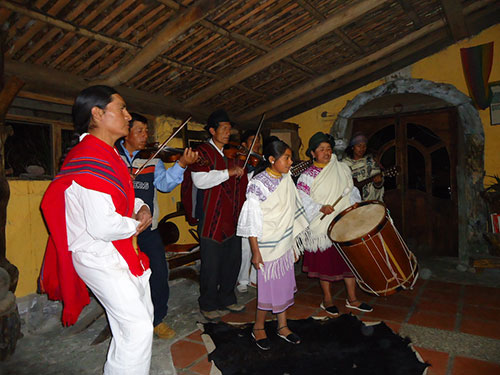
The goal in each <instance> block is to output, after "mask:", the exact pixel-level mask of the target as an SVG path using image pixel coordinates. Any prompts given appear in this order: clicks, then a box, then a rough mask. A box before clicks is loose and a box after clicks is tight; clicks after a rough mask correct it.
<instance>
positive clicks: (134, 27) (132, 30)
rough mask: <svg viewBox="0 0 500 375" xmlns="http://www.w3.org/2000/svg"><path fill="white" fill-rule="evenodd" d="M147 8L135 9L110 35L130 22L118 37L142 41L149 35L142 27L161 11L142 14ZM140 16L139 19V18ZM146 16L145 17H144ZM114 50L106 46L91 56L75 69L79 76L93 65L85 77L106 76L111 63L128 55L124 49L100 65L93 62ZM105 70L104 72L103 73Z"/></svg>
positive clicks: (111, 29) (110, 30)
mask: <svg viewBox="0 0 500 375" xmlns="http://www.w3.org/2000/svg"><path fill="white" fill-rule="evenodd" d="M146 10H147V8H145V7H143V6H141V5H139V6H137V7H136V8H135V9H133V10H132V11H131V12H130V13H129V14H127V15H126V16H125V17H123V18H122V19H121V20H120V22H117V23H116V24H115V25H114V27H112V28H110V29H109V30H108V33H109V34H110V35H113V34H115V32H116V31H117V30H118V29H119V28H120V27H121V26H122V25H124V24H125V23H126V22H128V21H129V20H130V21H131V24H130V25H128V27H127V28H126V29H125V30H123V31H122V32H121V33H120V34H119V35H118V36H117V37H118V38H120V39H130V37H131V36H132V38H134V39H141V38H142V37H143V36H145V35H147V34H148V33H147V28H145V27H141V26H143V25H144V23H145V22H147V21H148V20H149V19H150V18H151V17H153V16H154V15H156V14H158V12H159V11H160V9H159V8H156V9H153V10H151V11H150V12H148V13H147V14H144V15H143V14H141V12H144V11H146ZM137 15H139V17H137ZM142 16H144V17H142ZM134 17H135V18H136V20H137V21H136V22H132V21H133V18H134ZM97 47H98V43H97V42H92V43H91V44H90V45H89V48H97ZM111 49H112V48H111V46H106V47H104V48H101V49H100V50H98V51H97V52H95V53H93V54H92V56H90V57H89V58H88V59H86V61H82V62H81V64H80V65H79V66H78V67H75V72H76V73H77V74H78V73H80V72H81V71H82V70H84V69H87V67H90V66H91V65H94V66H93V67H92V68H91V69H89V70H86V71H85V75H86V76H88V77H93V76H94V75H106V74H107V73H108V71H106V70H104V69H105V68H106V67H108V70H109V69H110V68H109V65H110V61H116V60H117V59H119V57H120V56H124V55H125V54H126V50H124V49H123V48H116V49H115V50H114V51H113V52H110V53H108V55H107V56H104V57H103V58H102V60H101V61H100V63H99V64H93V62H94V61H95V60H97V59H99V58H100V57H101V56H103V55H105V54H106V53H107V52H108V51H110V50H111ZM103 70H104V71H103Z"/></svg>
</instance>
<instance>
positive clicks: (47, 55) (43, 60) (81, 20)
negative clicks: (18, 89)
mask: <svg viewBox="0 0 500 375" xmlns="http://www.w3.org/2000/svg"><path fill="white" fill-rule="evenodd" d="M112 1H113V0H105V1H103V2H101V3H100V6H99V7H96V8H94V9H93V10H91V11H90V12H89V13H88V14H86V12H84V13H82V14H81V15H80V17H78V19H77V20H75V22H76V23H77V24H78V25H80V26H88V25H89V23H90V22H92V20H94V19H95V18H96V17H97V16H99V15H100V13H101V11H102V10H103V9H105V8H106V7H107V6H109V5H110V4H111V2H112ZM73 38H76V34H75V33H72V32H68V33H65V34H64V36H63V37H62V38H61V39H60V40H58V41H57V42H56V43H54V44H53V45H52V47H50V48H49V49H48V50H47V51H45V52H44V51H43V50H42V51H41V52H43V54H42V55H41V56H40V57H39V58H37V59H36V60H35V62H34V63H35V64H37V65H42V64H48V65H52V64H51V63H53V65H57V62H55V61H52V60H51V59H52V57H53V55H54V54H55V53H57V52H58V51H62V49H63V47H64V46H65V45H66V44H67V43H68V42H69V41H70V40H72V39H73ZM68 53H69V52H68ZM47 60H49V61H47Z"/></svg>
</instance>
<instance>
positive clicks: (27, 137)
mask: <svg viewBox="0 0 500 375" xmlns="http://www.w3.org/2000/svg"><path fill="white" fill-rule="evenodd" d="M6 125H7V126H11V127H12V130H13V134H11V135H10V136H8V137H7V139H6V141H5V175H6V177H20V178H25V179H46V178H50V177H51V176H52V175H53V173H54V163H53V160H52V134H51V133H52V131H51V126H50V125H48V124H36V123H27V122H15V121H7V122H6Z"/></svg>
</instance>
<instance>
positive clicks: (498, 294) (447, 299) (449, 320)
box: [171, 274, 500, 375]
mask: <svg viewBox="0 0 500 375" xmlns="http://www.w3.org/2000/svg"><path fill="white" fill-rule="evenodd" d="M297 287H298V290H299V292H298V293H297V294H296V295H295V305H294V306H293V307H291V308H290V309H289V310H288V318H289V319H302V318H307V317H309V316H324V315H325V312H324V311H323V310H321V309H320V308H319V303H320V302H321V296H322V293H321V290H320V288H319V284H318V283H317V281H316V280H311V279H308V278H307V277H306V276H305V275H304V274H301V275H299V276H297ZM334 291H335V298H336V305H337V306H338V307H339V310H340V312H341V313H346V312H348V310H349V309H347V308H345V307H344V299H345V291H344V288H343V283H341V282H338V283H335V284H334ZM358 298H359V299H362V300H364V301H366V302H368V303H370V304H372V305H373V307H374V311H373V312H372V313H359V312H354V314H356V315H358V316H359V318H360V319H361V320H364V321H378V320H383V321H384V322H386V324H387V325H389V326H390V327H391V328H392V329H393V330H394V331H396V332H399V331H400V330H402V329H403V327H408V328H411V329H417V330H418V329H423V330H424V327H427V328H431V330H430V331H431V332H433V333H435V334H437V335H438V337H439V335H443V336H445V335H446V334H450V333H454V334H455V337H460V335H456V334H460V333H463V334H468V335H464V337H467V338H471V339H472V340H480V339H484V340H486V341H487V342H489V343H491V342H492V341H488V340H489V339H493V340H499V341H500V289H499V288H491V287H484V286H469V285H461V284H455V283H448V282H441V281H432V280H418V282H417V284H416V286H415V288H414V289H413V290H411V291H403V292H400V293H398V294H396V295H392V296H388V297H374V296H370V295H368V294H365V293H363V292H358ZM246 306H247V309H246V311H245V312H244V313H240V314H227V315H226V316H224V317H223V320H224V321H227V322H251V321H253V320H254V316H255V315H254V314H255V308H256V301H255V299H254V300H252V301H250V302H249V303H248V304H247V305H246ZM409 336H410V338H411V339H412V336H411V334H410V335H409ZM412 340H413V339H412ZM431 341H432V340H431ZM444 341H446V340H444ZM493 342H495V343H496V341H493ZM496 347H499V346H496ZM415 348H416V349H417V351H419V353H420V354H421V356H422V357H423V358H424V360H425V361H427V362H429V363H430V364H431V365H432V367H430V368H429V370H428V375H475V374H477V375H493V374H495V375H497V374H500V353H498V356H496V360H494V361H495V362H490V361H486V360H484V359H483V360H481V359H478V358H477V357H476V358H473V357H474V355H472V356H471V357H467V356H462V355H457V354H455V353H454V352H453V350H452V349H450V350H449V352H446V351H440V350H436V346H435V345H433V343H432V342H431V343H426V344H425V345H420V346H417V345H416V346H415ZM171 350H172V358H173V362H174V366H175V368H176V370H177V373H178V374H183V375H202V374H209V372H210V368H211V364H210V363H209V362H208V360H207V352H206V350H205V346H204V345H203V342H202V339H201V336H200V331H195V332H193V333H191V334H190V335H188V336H187V337H184V338H182V339H180V340H178V341H177V342H175V343H174V344H173V345H172V347H171ZM461 353H462V352H461ZM493 357H495V353H493Z"/></svg>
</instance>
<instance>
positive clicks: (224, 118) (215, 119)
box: [205, 109, 231, 132]
mask: <svg viewBox="0 0 500 375" xmlns="http://www.w3.org/2000/svg"><path fill="white" fill-rule="evenodd" d="M221 122H231V120H230V119H229V116H228V115H227V113H226V111H225V110H223V109H218V110H217V111H215V112H212V114H211V115H210V116H208V120H207V125H206V126H205V130H206V131H207V132H208V131H209V129H210V128H214V130H215V129H217V128H218V127H219V124H220V123H221Z"/></svg>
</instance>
